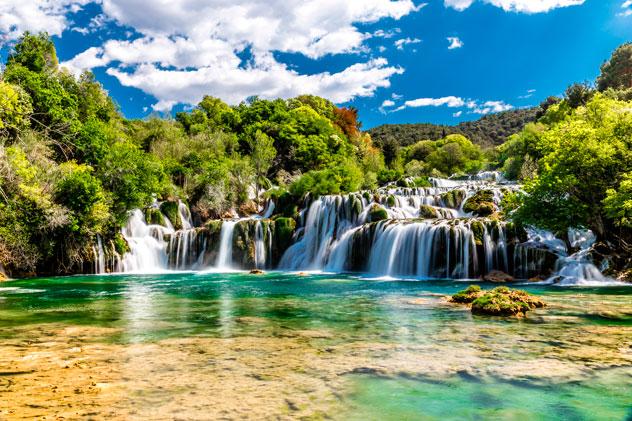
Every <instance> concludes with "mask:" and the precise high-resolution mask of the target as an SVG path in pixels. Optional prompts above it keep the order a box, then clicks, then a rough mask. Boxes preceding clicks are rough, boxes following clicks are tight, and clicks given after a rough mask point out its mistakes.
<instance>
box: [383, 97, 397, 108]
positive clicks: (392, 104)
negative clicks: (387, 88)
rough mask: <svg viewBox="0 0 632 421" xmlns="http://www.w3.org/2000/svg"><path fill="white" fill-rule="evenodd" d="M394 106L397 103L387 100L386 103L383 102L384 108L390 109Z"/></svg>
mask: <svg viewBox="0 0 632 421" xmlns="http://www.w3.org/2000/svg"><path fill="white" fill-rule="evenodd" d="M394 105H395V101H391V100H390V99H386V100H384V102H382V108H388V107H392V106H394Z"/></svg>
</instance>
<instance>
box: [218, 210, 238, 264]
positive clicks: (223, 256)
mask: <svg viewBox="0 0 632 421" xmlns="http://www.w3.org/2000/svg"><path fill="white" fill-rule="evenodd" d="M235 225H237V221H235V220H233V221H224V222H222V229H221V231H220V242H219V255H218V257H217V265H216V267H217V269H232V268H233V267H232V266H233V233H234V232H235Z"/></svg>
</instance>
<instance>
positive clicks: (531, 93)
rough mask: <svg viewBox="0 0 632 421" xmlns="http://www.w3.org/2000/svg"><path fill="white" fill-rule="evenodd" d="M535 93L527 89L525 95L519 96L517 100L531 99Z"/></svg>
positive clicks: (533, 90)
mask: <svg viewBox="0 0 632 421" xmlns="http://www.w3.org/2000/svg"><path fill="white" fill-rule="evenodd" d="M534 93H535V89H527V93H526V94H524V95H520V96H519V97H518V98H519V99H527V98H531V97H532V96H533V94H534Z"/></svg>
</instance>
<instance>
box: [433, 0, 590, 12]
mask: <svg viewBox="0 0 632 421" xmlns="http://www.w3.org/2000/svg"><path fill="white" fill-rule="evenodd" d="M474 1H475V0H444V2H443V3H444V5H445V6H446V7H451V8H453V9H455V10H458V11H463V10H465V9H467V8H468V7H470V6H471V5H472V4H473V3H474ZM481 1H483V2H485V3H489V4H492V5H494V6H496V7H500V8H502V9H503V10H504V11H506V12H518V13H545V12H548V11H550V10H552V9H557V8H560V7H569V6H579V5H582V4H584V2H585V0H481Z"/></svg>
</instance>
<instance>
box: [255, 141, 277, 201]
mask: <svg viewBox="0 0 632 421" xmlns="http://www.w3.org/2000/svg"><path fill="white" fill-rule="evenodd" d="M248 145H249V146H250V159H251V161H252V164H253V166H254V169H255V177H256V182H255V190H256V193H255V194H256V200H257V203H259V188H260V183H261V180H262V179H263V178H264V177H265V175H266V174H267V172H268V170H269V169H270V166H271V165H272V162H273V160H274V157H275V156H276V149H274V142H273V140H272V139H271V138H270V137H269V136H267V135H266V134H264V133H262V132H261V131H260V130H258V131H257V132H256V133H255V135H254V136H253V137H251V138H249V139H248Z"/></svg>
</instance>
